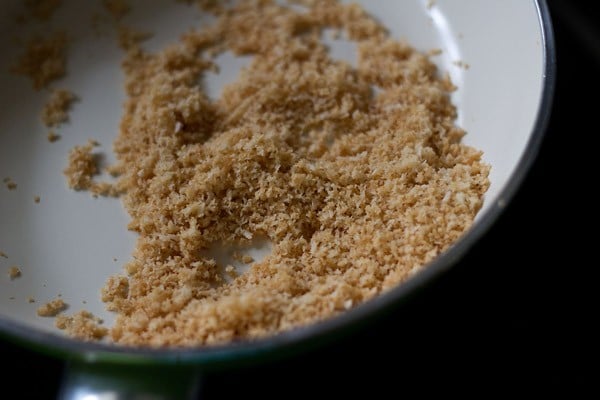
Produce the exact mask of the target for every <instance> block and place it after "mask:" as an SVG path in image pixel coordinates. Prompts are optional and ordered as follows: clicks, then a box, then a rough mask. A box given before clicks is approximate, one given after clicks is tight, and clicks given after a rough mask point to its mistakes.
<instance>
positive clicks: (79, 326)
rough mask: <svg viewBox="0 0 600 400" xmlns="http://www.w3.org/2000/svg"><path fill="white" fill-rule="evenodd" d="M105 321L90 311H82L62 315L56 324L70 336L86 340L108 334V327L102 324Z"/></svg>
mask: <svg viewBox="0 0 600 400" xmlns="http://www.w3.org/2000/svg"><path fill="white" fill-rule="evenodd" d="M102 323H103V321H102V320H101V319H100V318H97V317H95V316H94V314H92V313H90V312H89V311H85V310H84V311H80V312H78V313H76V314H74V315H73V316H65V315H60V316H58V317H57V318H56V321H55V325H56V327H57V328H58V329H61V330H64V331H65V332H66V333H67V334H68V335H69V336H71V337H74V338H77V339H80V340H86V341H97V340H101V339H103V338H104V337H105V336H106V335H107V334H108V329H106V328H104V327H102V326H100V325H101V324H102Z"/></svg>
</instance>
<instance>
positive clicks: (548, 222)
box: [0, 0, 600, 399]
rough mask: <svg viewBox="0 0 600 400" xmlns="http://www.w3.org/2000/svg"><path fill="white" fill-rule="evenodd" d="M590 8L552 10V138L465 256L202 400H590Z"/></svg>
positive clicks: (23, 366) (8, 351) (568, 4)
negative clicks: (551, 395) (560, 395)
mask: <svg viewBox="0 0 600 400" xmlns="http://www.w3.org/2000/svg"><path fill="white" fill-rule="evenodd" d="M593 3H596V2H592V1H574V0H551V1H549V5H550V8H551V13H552V18H553V24H554V31H555V37H556V47H557V60H558V79H557V88H556V89H557V90H556V96H555V101H554V106H553V114H552V117H551V121H550V127H549V130H548V132H547V134H546V137H545V139H544V143H543V145H542V148H541V152H540V154H539V156H538V158H537V160H536V163H535V165H534V167H533V169H532V170H531V173H530V174H529V175H528V177H527V179H526V181H525V182H524V185H523V186H522V188H521V190H520V191H519V193H518V195H517V197H516V198H515V199H514V201H513V202H511V204H510V205H509V207H508V208H507V210H506V212H505V214H504V215H503V216H502V217H501V219H500V220H499V222H498V224H497V225H496V226H494V227H493V228H492V230H491V231H490V232H489V234H487V235H486V236H485V238H484V239H483V240H482V241H481V243H479V244H478V245H477V246H476V247H475V248H474V249H473V251H472V252H471V253H470V254H469V255H468V256H467V257H466V259H464V260H463V261H462V262H461V263H460V264H459V265H458V266H456V268H454V269H453V270H452V271H451V272H450V273H448V274H447V275H445V276H444V277H442V278H441V279H439V280H438V281H436V282H435V283H434V284H433V285H431V286H430V287H428V288H427V289H425V290H424V291H423V292H421V293H420V294H419V295H418V296H417V297H416V298H414V299H412V300H411V301H410V302H408V303H407V304H403V305H401V306H399V307H398V309H397V310H396V311H395V312H394V313H393V314H392V315H390V316H389V317H386V318H385V319H383V320H381V321H379V322H377V323H375V324H372V325H369V326H368V327H367V328H365V329H364V330H363V331H361V332H359V333H358V334H353V335H351V336H349V337H347V338H346V339H343V340H340V341H338V342H337V343H335V344H334V345H332V346H328V347H327V348H324V349H320V350H316V351H313V352H310V353H307V354H304V355H302V356H297V357H293V358H291V359H286V360H284V361H280V362H275V363H269V364H263V365H254V366H252V367H249V368H245V369H238V370H235V371H227V372H222V373H212V374H207V375H206V377H205V380H204V386H203V390H202V394H203V395H204V396H205V397H207V398H209V399H213V398H222V397H227V398H228V397H233V396H240V397H241V396H244V397H251V398H255V397H259V398H263V399H270V398H273V399H279V398H286V397H289V395H293V397H318V398H320V397H325V396H332V397H335V398H341V397H355V395H357V394H360V393H369V396H368V397H369V398H379V397H384V396H386V397H387V396H391V397H394V398H398V397H401V396H403V395H404V393H406V392H407V391H410V392H414V391H415V390H416V391H418V392H419V393H421V394H422V395H424V394H426V393H428V392H430V391H440V390H441V391H444V392H446V393H448V394H450V393H454V394H467V393H471V394H476V395H480V396H485V397H488V396H489V395H493V394H496V393H498V392H501V391H502V392H506V391H507V392H508V393H513V394H514V395H518V394H521V393H523V392H522V390H523V389H525V390H528V391H536V392H539V391H547V390H550V391H553V392H554V391H555V390H568V391H569V393H571V394H573V393H576V392H580V391H583V390H586V389H587V390H590V388H589V387H587V386H588V385H589V384H591V383H593V380H592V379H593V378H594V375H593V374H592V372H593V368H592V367H588V365H591V366H593V365H594V363H595V362H596V360H595V358H594V355H595V353H594V349H595V348H597V346H596V344H595V343H594V341H593V339H594V337H593V336H594V335H593V333H592V330H591V328H592V325H593V323H595V320H597V319H598V315H599V314H598V311H597V309H596V310H594V307H593V303H592V300H593V299H594V298H595V297H597V296H594V290H595V289H594V288H593V286H594V283H595V282H594V280H593V279H592V278H591V272H592V271H593V270H594V269H595V268H597V266H598V261H597V259H596V258H597V248H596V246H595V244H596V242H597V239H598V234H597V233H594V232H595V229H596V228H597V218H596V214H597V213H596V207H597V201H596V197H595V196H594V195H593V191H594V190H595V189H596V185H597V182H598V181H599V177H598V175H597V172H598V169H597V168H596V164H595V162H597V160H598V158H599V151H598V148H597V147H596V146H595V143H596V141H595V139H596V136H597V135H598V134H600V132H599V131H598V116H599V115H600V110H599V108H600V102H599V101H598V94H599V93H600V91H599V89H600V78H599V72H600V23H599V22H600V19H599V18H598V17H599V16H600V14H599V13H598V11H597V10H596V9H595V8H594V7H593V6H592V4H593ZM508 23H509V22H508ZM594 260H595V261H594ZM596 338H597V336H596ZM0 359H1V360H2V364H3V365H4V366H5V367H7V368H6V369H4V372H3V373H2V378H1V381H2V382H6V383H9V382H15V383H16V382H20V381H26V382H32V378H34V380H33V381H34V382H35V384H19V385H16V384H11V385H10V386H11V387H12V388H13V389H15V390H17V392H16V393H18V394H15V395H14V398H54V397H55V396H56V393H57V390H58V387H59V384H60V380H61V374H62V370H63V363H62V362H61V361H59V360H54V359H51V358H47V357H45V356H40V355H38V354H36V353H32V352H30V351H29V350H26V349H22V348H20V347H14V346H12V345H10V344H8V343H5V342H0ZM592 390H593V391H595V390H594V389H593V388H592ZM0 397H3V396H2V395H0Z"/></svg>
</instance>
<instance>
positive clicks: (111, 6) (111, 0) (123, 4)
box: [102, 0, 131, 21]
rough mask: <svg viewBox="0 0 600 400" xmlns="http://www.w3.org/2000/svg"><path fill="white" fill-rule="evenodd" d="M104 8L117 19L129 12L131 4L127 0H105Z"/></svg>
mask: <svg viewBox="0 0 600 400" xmlns="http://www.w3.org/2000/svg"><path fill="white" fill-rule="evenodd" d="M102 3H103V4H104V8H105V9H106V11H108V12H109V13H110V15H112V17H113V18H114V19H116V20H117V21H119V20H121V19H122V18H123V17H124V16H126V15H127V14H129V12H130V11H131V6H130V5H129V4H128V2H127V1H125V0H103V1H102Z"/></svg>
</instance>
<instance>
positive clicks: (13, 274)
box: [8, 267, 21, 280]
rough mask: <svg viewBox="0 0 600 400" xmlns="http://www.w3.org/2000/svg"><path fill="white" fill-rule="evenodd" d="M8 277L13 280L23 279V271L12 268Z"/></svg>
mask: <svg viewBox="0 0 600 400" xmlns="http://www.w3.org/2000/svg"><path fill="white" fill-rule="evenodd" d="M8 277H9V278H10V279H11V280H13V279H17V278H20V277H21V270H20V269H19V267H10V268H9V269H8Z"/></svg>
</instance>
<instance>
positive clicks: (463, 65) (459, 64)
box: [453, 60, 471, 69]
mask: <svg viewBox="0 0 600 400" xmlns="http://www.w3.org/2000/svg"><path fill="white" fill-rule="evenodd" d="M453 64H454V65H456V66H457V67H459V68H463V69H469V68H471V66H470V65H469V64H468V63H466V62H464V61H461V60H457V61H454V63H453Z"/></svg>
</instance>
